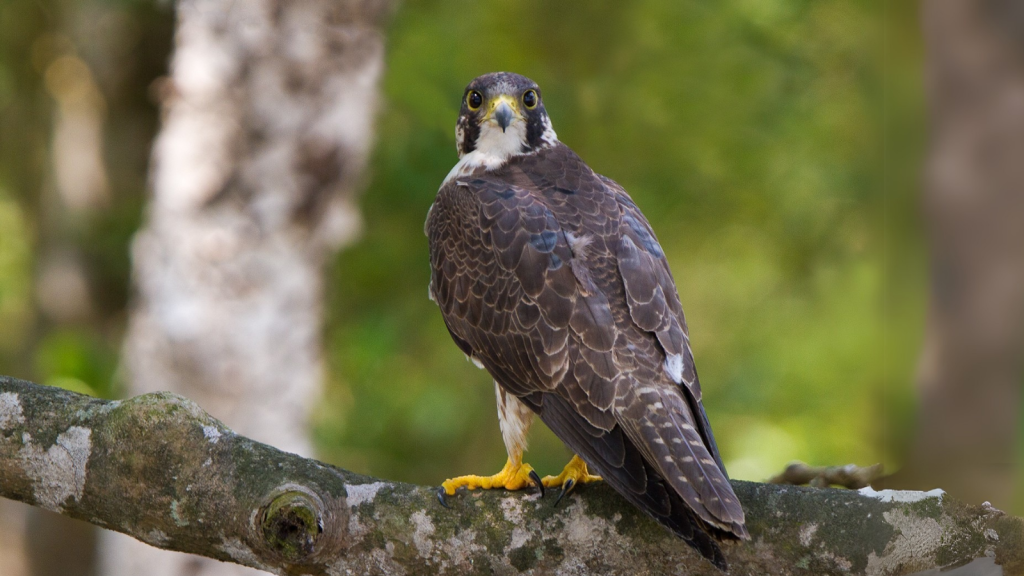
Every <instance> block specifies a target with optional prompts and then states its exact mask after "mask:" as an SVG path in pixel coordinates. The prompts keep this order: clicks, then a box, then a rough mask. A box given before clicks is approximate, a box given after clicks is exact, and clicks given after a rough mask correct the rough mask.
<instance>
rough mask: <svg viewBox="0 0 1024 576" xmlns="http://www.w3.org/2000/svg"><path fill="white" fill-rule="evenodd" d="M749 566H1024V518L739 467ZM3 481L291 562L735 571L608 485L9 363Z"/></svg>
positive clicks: (1022, 569) (98, 515)
mask: <svg viewBox="0 0 1024 576" xmlns="http://www.w3.org/2000/svg"><path fill="white" fill-rule="evenodd" d="M733 486H734V487H735V489H736V492H737V494H738V495H739V497H740V499H741V500H742V502H743V504H744V507H745V508H746V512H747V517H748V526H749V528H750V532H751V535H752V539H751V540H750V541H749V542H745V543H741V544H733V545H727V546H726V547H725V554H726V557H727V558H728V561H729V563H730V565H731V572H732V573H734V574H773V575H786V574H814V575H826V574H855V575H856V574H867V575H887V576H893V575H910V574H918V573H920V574H932V573H937V572H930V571H933V570H936V569H938V568H948V567H958V568H956V569H959V570H961V573H962V574H989V573H990V574H1005V575H1016V574H1024V520H1021V519H1020V518H1015V517H1012V516H1007V515H1005V514H1003V513H1002V512H1000V511H998V510H996V509H994V508H992V507H991V506H969V505H965V504H962V503H960V502H958V501H956V500H953V499H951V498H949V497H944V496H942V495H941V494H940V493H922V492H892V491H885V492H874V491H872V490H871V489H869V488H866V489H864V490H862V491H860V492H854V491H849V490H833V489H815V488H798V487H792V486H780V485H775V484H757V483H751V482H739V481H735V482H733ZM0 496H3V497H6V498H13V499H15V500H20V501H23V502H27V503H29V504H33V505H35V506H40V507H43V508H46V509H48V510H53V511H56V512H60V513H62V514H65V515H67V516H71V517H74V518H79V519H82V520H85V521H88V522H91V523H93V524H96V525H99V526H103V527H105V528H109V529H111V530H117V531H120V532H124V533H126V534H129V535H131V536H132V537H134V538H138V539H139V540H142V541H144V542H147V543H149V544H151V545H153V546H157V547H160V548H166V549H169V550H178V551H182V552H190V553H192V554H200V555H203V556H206V557H209V558H215V559H217V560H223V561H225V562H233V563H238V564H242V565H245V566H251V567H255V568H259V569H262V570H266V571H269V572H274V573H276V574H329V575H335V574H549V573H562V574H693V575H706V576H711V575H716V576H717V575H718V574H720V572H718V571H717V569H715V568H714V567H712V566H711V565H710V564H708V563H707V562H706V561H704V560H703V559H702V558H700V557H699V556H698V555H697V554H696V553H695V552H694V551H693V550H691V549H690V548H689V547H688V546H686V544H684V543H683V542H682V541H681V540H679V539H677V538H676V537H674V536H673V535H671V534H670V533H668V532H667V531H665V530H664V529H662V528H661V527H660V526H659V525H658V524H657V523H656V522H654V521H653V520H651V519H649V518H647V517H646V516H644V515H643V514H642V513H640V512H639V511H638V510H636V509H635V508H633V507H632V506H630V505H629V504H628V503H626V502H625V501H624V500H622V499H621V498H620V497H619V496H618V495H616V494H615V493H614V492H613V491H612V490H611V489H610V488H608V487H607V486H604V485H601V484H597V485H591V486H586V487H584V488H581V489H580V490H578V491H577V492H575V493H573V494H572V495H570V496H569V497H568V502H567V503H565V504H564V505H562V506H561V507H559V508H555V507H554V506H553V505H552V504H553V502H554V500H555V497H556V495H555V494H548V496H547V497H545V498H543V499H541V498H540V497H539V496H538V495H537V494H529V493H508V492H504V491H485V492H473V493H468V494H467V493H460V494H459V495H458V496H457V497H456V498H452V499H451V504H452V508H451V509H445V508H442V507H441V506H440V504H438V502H437V501H436V499H435V490H434V488H430V487H421V486H413V485H409V484H401V483H395V482H388V481H384V480H377V479H374V478H369V477H366V476H361V475H359V474H354V473H352V472H347V471H345V470H341V469H338V468H335V467H332V466H328V465H326V464H322V463H320V462H317V461H315V460H310V459H306V458H302V457H300V456H297V455H295V454H290V453H287V452H282V451H280V450H277V449H275V448H272V447H270V446H267V445H264V444H260V443H258V442H255V441H253V440H250V439H248V438H245V437H243V436H240V435H237V434H235V433H234V432H232V431H231V430H229V429H228V428H227V427H225V426H224V425H223V424H222V423H220V422H219V421H217V420H215V419H214V418H212V417H211V416H209V415H208V414H206V413H205V412H203V411H202V410H201V409H200V408H199V407H198V406H197V405H196V404H195V403H194V402H192V401H190V400H188V399H186V398H183V397H181V396H178V395H175V394H171V393H165V392H164V393H154V394H146V395H143V396H139V397H136V398H132V399H130V400H124V401H113V402H112V401H104V400H98V399H95V398H90V397H87V396H81V395H78V394H74V393H71V392H67V391H64V390H60V389H56V388H47V387H42V386H37V385H35V384H31V383H28V382H23V381H19V380H14V379H10V378H6V377H0Z"/></svg>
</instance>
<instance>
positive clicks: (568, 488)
mask: <svg viewBox="0 0 1024 576" xmlns="http://www.w3.org/2000/svg"><path fill="white" fill-rule="evenodd" d="M575 485H576V481H575V480H573V479H572V478H569V479H568V480H566V481H565V482H563V483H562V493H561V494H559V495H558V499H557V500H555V507H556V508H557V507H558V503H559V502H561V501H562V497H563V496H565V495H566V494H568V493H569V492H572V487H573V486H575Z"/></svg>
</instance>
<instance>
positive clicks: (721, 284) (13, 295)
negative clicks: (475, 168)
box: [0, 0, 926, 483]
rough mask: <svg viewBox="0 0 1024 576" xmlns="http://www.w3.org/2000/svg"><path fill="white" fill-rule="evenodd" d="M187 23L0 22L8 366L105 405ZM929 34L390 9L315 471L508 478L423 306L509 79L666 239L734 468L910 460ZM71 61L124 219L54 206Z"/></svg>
mask: <svg viewBox="0 0 1024 576" xmlns="http://www.w3.org/2000/svg"><path fill="white" fill-rule="evenodd" d="M172 25H173V14H172V6H170V4H169V3H164V4H161V3H155V4H154V3H149V2H139V1H129V0H117V1H115V0H83V1H82V2H72V1H70V0H38V1H30V0H7V1H6V2H4V3H2V5H0V231H2V233H0V373H5V374H14V375H18V376H22V377H27V378H31V379H34V380H37V381H42V382H48V383H53V384H58V385H63V386H67V387H71V388H74V389H77V390H80V391H88V392H91V393H96V394H101V395H108V396H109V395H114V394H116V393H117V386H115V385H114V382H115V374H116V366H117V354H118V347H119V345H120V338H121V334H122V331H123V325H124V318H125V307H126V303H127V299H128V292H127V287H128V285H129V281H128V276H129V270H130V268H129V261H128V246H129V242H130V238H131V233H132V231H133V230H134V229H135V228H136V227H137V225H138V222H139V218H140V213H141V207H142V205H143V203H144V198H145V193H144V190H145V170H146V161H147V154H148V143H149V141H150V140H151V138H152V136H153V134H154V132H155V129H156V122H157V114H156V110H155V105H154V103H153V102H152V99H151V98H150V96H149V91H150V89H151V88H150V87H151V84H152V82H153V80H154V79H155V78H157V77H158V76H160V75H161V74H163V73H165V66H166V58H167V55H168V51H169V47H170V34H171V27H172ZM917 28H918V21H917V16H916V13H915V7H914V4H913V3H880V2H873V1H867V0H816V1H810V0H727V1H725V2H719V3H704V2H697V1H695V0H684V1H673V0H642V1H638V2H632V3H625V2H615V1H609V0H601V1H594V2H586V3H573V4H569V3H560V2H543V1H540V0H530V1H523V2H517V3H484V2H469V1H465V0H456V1H444V2H442V1H440V0H421V1H410V2H405V3H402V4H401V5H400V6H399V7H398V9H397V11H396V13H395V16H394V19H393V21H392V23H391V25H390V26H389V28H388V30H387V45H388V56H387V61H388V66H387V71H386V75H385V78H384V100H383V102H382V106H381V117H380V120H379V123H378V127H379V130H378V135H377V146H376V149H375V153H374V159H373V162H372V166H371V170H370V173H369V174H368V176H367V179H366V181H367V190H366V194H365V196H364V198H363V201H362V207H363V212H364V217H365V232H364V235H363V237H362V239H361V240H360V241H359V242H358V243H357V244H356V245H354V246H352V247H350V248H348V249H347V250H345V251H344V252H343V253H342V254H341V255H340V256H339V257H338V259H337V261H336V262H335V263H334V266H333V267H332V270H331V276H330V278H329V282H328V285H329V302H328V316H327V318H326V333H327V339H326V342H327V354H328V360H329V367H330V370H329V372H330V378H329V382H328V385H327V388H326V390H325V396H326V398H325V401H324V402H322V403H321V404H320V405H319V408H318V411H317V414H316V418H315V422H314V429H315V432H316V439H317V443H318V446H319V448H320V450H321V453H322V455H323V456H324V457H325V458H326V459H328V460H330V461H332V462H335V463H338V464H341V465H343V466H346V467H348V468H351V469H354V470H357V471H361V472H367V473H371V474H375V475H380V476H386V477H390V478H396V479H401V480H408V481H416V482H423V483H437V482H439V481H440V480H441V479H443V478H444V477H447V476H451V475H454V474H457V473H468V472H473V473H484V472H488V473H490V472H494V471H497V470H498V468H499V467H500V466H501V464H502V463H503V462H504V458H505V454H504V448H503V446H502V443H501V438H500V434H499V431H498V426H497V417H496V414H495V408H494V397H493V389H492V386H491V383H490V381H489V379H488V378H487V376H486V374H484V373H483V372H481V371H479V370H477V369H476V368H474V367H473V366H472V365H471V364H469V363H468V362H466V361H465V359H464V358H463V356H462V354H461V353H460V352H459V351H458V349H457V348H456V347H455V346H454V345H453V344H452V343H451V341H450V339H449V337H448V334H447V332H446V331H445V329H444V326H443V323H442V322H441V318H440V314H439V313H438V311H437V309H436V307H435V306H434V305H433V304H432V303H431V302H429V301H428V300H427V297H426V286H427V280H428V276H429V271H428V266H427V243H426V238H425V237H424V236H423V233H422V227H423V220H424V218H425V215H426V212H427V208H428V207H429V205H430V203H431V201H432V200H433V197H434V194H435V192H436V190H437V187H438V185H439V184H440V182H441V180H442V179H443V178H444V176H445V174H447V172H448V170H449V169H450V168H451V166H452V165H453V164H454V163H455V161H456V154H455V144H454V125H455V119H456V115H457V111H458V106H459V99H460V97H461V95H462V90H463V87H464V86H465V85H466V83H468V82H469V81H470V80H471V79H472V78H473V77H475V76H477V75H479V74H482V73H485V72H491V71H495V70H512V71H516V72H520V73H523V74H526V75H528V76H530V77H532V78H533V79H534V80H536V81H537V82H539V83H540V85H541V87H542V90H543V94H544V98H545V102H546V106H547V109H548V111H549V113H550V115H551V117H552V119H553V122H554V126H555V129H556V130H557V131H558V134H559V136H560V138H561V139H562V140H563V141H564V142H566V143H567V144H569V145H570V146H572V147H573V148H574V149H575V150H576V151H577V152H578V153H579V154H580V155H581V156H582V157H583V158H584V159H585V160H586V161H587V162H588V163H589V164H590V165H591V166H592V167H593V168H594V169H595V170H597V171H599V172H601V173H603V174H605V175H607V176H609V177H611V178H614V179H616V180H618V181H619V182H620V183H622V184H623V185H624V186H625V187H626V189H627V190H629V191H630V193H631V194H632V195H633V197H634V199H635V200H636V201H637V203H638V204H639V205H640V207H641V208H642V209H643V210H644V212H645V213H646V214H647V216H648V217H649V219H650V220H651V222H652V224H653V226H654V228H655V230H656V232H657V233H658V235H659V237H660V240H661V242H662V244H663V245H664V247H665V250H666V252H667V253H668V255H669V258H670V261H671V265H672V269H673V272H674V274H675V277H676V279H677V283H678V285H679V289H680V295H681V297H682V301H683V305H684V308H685V309H686V311H687V318H688V321H689V324H690V330H691V335H692V339H693V340H692V341H693V344H694V348H695V354H696V358H697V364H698V368H699V371H700V374H701V380H702V383H703V386H704V390H705V404H706V406H707V408H708V410H709V413H710V415H711V419H712V422H713V425H714V428H715V430H716V433H717V437H718V440H719V444H720V446H721V448H722V452H723V455H724V457H725V459H726V463H727V465H728V466H729V468H730V471H731V473H732V474H733V475H734V476H736V477H739V478H748V479H762V478H764V477H766V476H768V475H770V474H772V473H773V472H775V471H777V470H779V469H780V468H781V467H782V466H784V465H785V463H786V462H787V461H789V460H791V459H797V458H799V459H803V460H807V461H809V462H813V463H819V464H834V463H846V462H857V463H861V464H869V463H873V462H876V461H879V460H884V461H885V462H886V463H888V464H893V463H895V462H897V461H898V458H899V456H900V455H899V454H898V452H896V451H895V447H897V446H900V445H902V442H903V440H904V439H905V438H906V436H907V434H908V433H909V430H910V425H911V423H912V421H911V418H912V406H913V396H912V389H911V386H910V383H911V382H912V380H913V367H914V363H915V360H916V354H917V350H918V347H919V341H920V337H921V332H922V317H923V310H924V300H925V298H924V295H925V294H926V288H925V258H924V249H923V246H922V240H921V237H922V233H921V223H920V222H919V217H918V213H917V210H918V208H917V207H918V183H917V172H918V169H919V166H920V150H921V148H922V142H921V140H922V138H923V136H922V135H923V134H924V129H923V127H924V118H923V114H924V106H923V99H922V95H921V93H920V48H919V44H920V39H919V36H918V30H917ZM61 55H65V56H67V55H72V56H74V57H76V58H81V59H82V61H83V62H85V63H86V64H87V65H88V67H89V70H91V73H92V75H93V76H94V77H95V82H96V85H97V86H98V89H99V90H100V92H101V94H102V96H103V99H104V105H105V118H106V120H105V125H104V129H105V142H106V144H105V157H106V158H107V170H108V177H109V180H110V194H111V202H110V203H109V204H108V205H107V206H105V207H103V208H102V209H96V210H92V211H87V212H84V213H75V212H72V211H69V210H68V209H67V207H64V206H62V205H61V203H60V200H59V198H57V197H56V195H55V193H54V190H53V188H54V184H53V176H52V167H51V164H50V158H49V154H50V140H51V130H52V125H53V117H54V114H55V103H54V98H53V96H52V95H51V94H49V93H48V92H47V88H46V86H45V83H44V76H45V74H46V70H47V67H48V66H49V65H50V63H52V62H53V60H54V59H55V58H57V57H59V56H61ZM54 252H61V253H63V252H71V253H72V254H74V256H75V258H76V259H77V260H78V261H80V262H81V263H82V265H83V266H84V268H85V269H86V270H87V272H88V277H89V280H90V287H91V296H92V299H93V304H94V307H95V310H94V311H93V314H92V315H91V316H90V317H89V319H88V320H86V321H78V322H70V323H68V322H60V321H55V320H53V319H51V318H48V317H47V316H46V314H45V313H44V312H42V311H40V310H39V306H38V303H37V301H36V300H37V299H36V297H35V296H34V294H33V288H32V287H33V282H34V280H35V279H36V277H37V275H38V273H39V268H40V267H41V266H42V262H43V261H44V260H45V259H46V258H47V255H48V254H51V253H54ZM532 442H533V449H532V450H531V451H530V453H529V455H528V457H529V461H530V462H531V463H533V464H534V465H535V466H536V467H537V468H538V469H539V471H540V472H542V473H556V472H557V471H558V470H560V468H561V466H562V465H563V464H564V463H565V461H566V459H567V458H568V456H569V454H568V453H567V452H566V450H565V449H564V447H563V446H562V445H561V443H560V442H559V441H558V440H557V439H556V438H554V437H553V435H551V433H550V432H548V431H547V430H545V429H544V427H543V425H542V424H540V423H538V424H537V425H536V426H535V428H534V434H533V438H532Z"/></svg>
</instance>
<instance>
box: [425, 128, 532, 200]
mask: <svg viewBox="0 0 1024 576" xmlns="http://www.w3.org/2000/svg"><path fill="white" fill-rule="evenodd" d="M456 130H458V129H456ZM525 144H526V123H524V122H523V121H522V120H517V121H515V122H513V123H512V125H511V126H509V127H508V128H506V129H505V131H504V132H502V131H501V128H498V126H497V125H495V124H492V123H490V122H486V123H484V125H483V126H481V127H480V136H479V137H478V138H477V140H476V148H475V149H474V150H473V151H472V152H470V153H469V154H466V155H464V156H463V157H462V158H460V159H459V162H458V164H456V165H455V167H454V168H452V170H451V172H449V173H448V176H447V177H445V179H444V184H447V183H448V182H449V181H450V180H451V179H452V178H459V177H462V176H465V175H466V174H469V173H470V172H473V171H474V170H476V169H477V168H481V167H482V168H484V169H486V170H494V169H495V168H499V167H501V165H502V164H504V163H505V161H506V160H508V159H509V158H511V157H512V156H514V155H516V154H521V153H522V151H523V147H524V146H525ZM444 184H442V186H443V185H444Z"/></svg>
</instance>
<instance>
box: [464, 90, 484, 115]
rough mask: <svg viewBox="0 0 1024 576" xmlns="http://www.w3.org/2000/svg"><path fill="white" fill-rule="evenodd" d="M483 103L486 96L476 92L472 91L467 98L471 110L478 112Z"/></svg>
mask: <svg viewBox="0 0 1024 576" xmlns="http://www.w3.org/2000/svg"><path fill="white" fill-rule="evenodd" d="M483 103H484V95H483V94H481V93H479V92H477V91H476V90H471V91H470V93H469V95H467V96H466V105H467V106H469V109H470V110H476V109H477V108H479V107H480V105H481V104H483Z"/></svg>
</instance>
